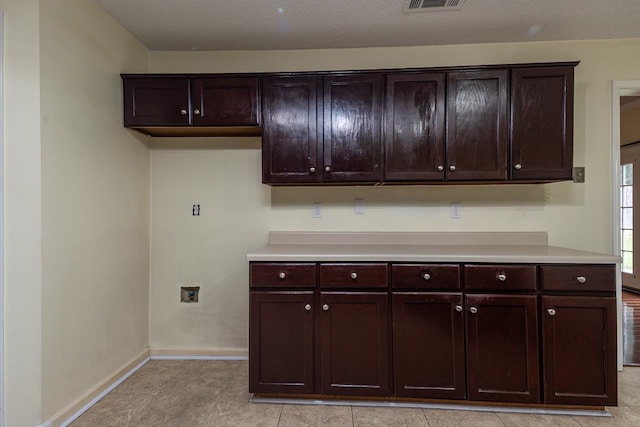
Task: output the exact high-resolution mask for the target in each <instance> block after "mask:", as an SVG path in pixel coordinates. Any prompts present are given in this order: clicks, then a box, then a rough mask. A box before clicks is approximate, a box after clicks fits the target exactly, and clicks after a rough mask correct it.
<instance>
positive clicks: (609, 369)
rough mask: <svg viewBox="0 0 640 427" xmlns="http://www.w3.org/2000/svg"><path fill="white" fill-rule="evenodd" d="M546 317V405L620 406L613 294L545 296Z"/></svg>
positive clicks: (543, 313)
mask: <svg viewBox="0 0 640 427" xmlns="http://www.w3.org/2000/svg"><path fill="white" fill-rule="evenodd" d="M550 310H553V311H550ZM542 316H543V321H542V328H543V341H542V350H543V357H544V390H545V393H544V399H545V400H544V401H545V403H557V404H568V405H609V406H615V405H617V377H616V375H617V372H616V300H615V298H614V297H569V296H543V297H542Z"/></svg>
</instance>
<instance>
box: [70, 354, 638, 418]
mask: <svg viewBox="0 0 640 427" xmlns="http://www.w3.org/2000/svg"><path fill="white" fill-rule="evenodd" d="M248 383H249V374H248V365H247V362H246V361H209V360H152V361H150V362H148V363H147V364H146V365H144V366H143V367H142V368H141V369H140V370H138V372H136V373H135V374H133V375H132V376H131V377H130V378H128V379H127V380H126V381H124V382H123V383H122V384H121V385H120V386H118V387H117V388H116V389H114V390H113V391H112V392H111V393H109V394H108V395H107V396H105V397H104V398H103V399H102V400H100V401H99V402H98V403H96V404H95V405H94V406H93V407H92V408H91V409H89V410H88V411H87V412H85V413H84V414H83V415H82V416H80V417H79V418H78V419H77V420H76V421H74V422H73V423H72V424H71V427H110V426H130V427H134V426H135V427H144V426H154V427H164V426H171V427H181V426H184V427H196V426H197V427H200V426H202V427H204V426H216V427H218V426H220V427H223V426H233V427H239V426H274V427H275V426H278V427H288V426H295V427H302V426H323V427H332V426H353V427H355V426H367V427H372V426H424V427H436V426H437V427H446V426H452V427H465V426H474V427H475V426H482V427H485V426H486V427H492V426H499V427H504V426H518V427H528V426H598V427H599V426H629V427H639V426H640V367H625V369H624V371H623V372H622V373H620V374H619V406H618V407H616V408H608V409H609V411H610V412H611V414H612V415H613V417H611V418H601V417H577V416H560V415H535V414H513V413H499V412H473V411H450V410H432V409H406V408H371V407H359V406H315V405H289V404H286V405H282V404H264V403H249V393H248Z"/></svg>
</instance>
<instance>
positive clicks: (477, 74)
mask: <svg viewBox="0 0 640 427" xmlns="http://www.w3.org/2000/svg"><path fill="white" fill-rule="evenodd" d="M508 76H509V75H508V71H507V70H488V71H461V72H455V73H449V74H448V76H447V91H448V95H447V165H446V170H445V172H446V178H447V180H448V181H467V180H496V181H497V180H505V179H506V178H507V174H506V152H507V140H508V139H507V138H508V137H507V132H508V126H507V108H508V105H507V91H508V84H507V81H508Z"/></svg>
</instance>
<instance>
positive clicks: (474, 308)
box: [469, 307, 478, 314]
mask: <svg viewBox="0 0 640 427" xmlns="http://www.w3.org/2000/svg"><path fill="white" fill-rule="evenodd" d="M469 311H470V312H471V314H476V313H477V312H478V309H477V308H476V307H469Z"/></svg>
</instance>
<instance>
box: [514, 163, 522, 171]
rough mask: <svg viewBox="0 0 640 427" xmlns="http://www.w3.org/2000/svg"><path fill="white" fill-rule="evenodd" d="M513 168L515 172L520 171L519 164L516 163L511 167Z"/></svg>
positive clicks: (520, 166)
mask: <svg viewBox="0 0 640 427" xmlns="http://www.w3.org/2000/svg"><path fill="white" fill-rule="evenodd" d="M513 168H514V169H515V170H520V169H522V165H521V164H520V163H516V164H515V165H513Z"/></svg>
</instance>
